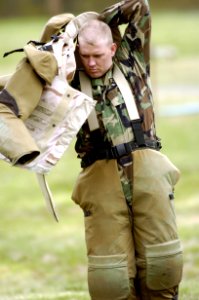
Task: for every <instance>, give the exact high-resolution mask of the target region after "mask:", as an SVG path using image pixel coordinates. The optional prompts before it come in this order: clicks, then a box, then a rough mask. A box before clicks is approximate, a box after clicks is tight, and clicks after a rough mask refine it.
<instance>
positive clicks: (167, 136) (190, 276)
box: [0, 12, 199, 300]
mask: <svg viewBox="0 0 199 300" xmlns="http://www.w3.org/2000/svg"><path fill="white" fill-rule="evenodd" d="M44 22H45V18H43V19H29V20H25V19H22V20H21V19H20V20H1V21H0V36H1V40H2V41H3V42H2V43H1V47H0V56H1V55H2V54H3V53H4V52H5V51H9V50H11V49H13V48H20V47H22V46H23V45H24V44H25V43H26V41H28V40H30V39H36V40H37V39H38V37H39V34H40V31H41V28H42V26H43V24H44ZM198 25H199V18H198V14H196V13H195V12H193V13H184V14H174V13H173V14H170V15H168V14H166V13H162V14H157V15H156V14H155V15H154V23H153V39H152V41H153V46H154V47H160V46H161V49H168V46H169V49H171V48H170V47H171V46H172V49H175V52H174V54H173V52H172V55H170V52H169V55H168V56H167V53H166V54H165V56H164V57H163V58H154V59H153V62H152V73H153V76H152V77H153V86H154V94H155V100H156V108H157V114H158V116H157V130H158V135H159V136H161V138H162V141H163V146H164V148H163V152H164V153H166V154H167V155H168V156H169V157H170V158H171V160H172V161H173V162H174V163H175V164H176V165H177V166H178V168H179V169H180V170H181V180H180V181H179V183H178V185H177V187H176V202H175V205H176V214H177V220H178V226H179V234H180V237H181V239H182V242H183V247H184V276H183V281H182V284H181V291H180V294H181V297H180V299H181V300H198V299H199V286H198V276H199V271H198V270H199V215H198V208H199V202H198V198H199V176H198V170H199V159H198V147H199V114H197V113H195V114H192V115H189V114H187V115H180V114H179V115H177V116H173V117H171V116H170V117H168V116H163V115H162V114H161V113H159V112H161V111H164V109H166V108H170V109H172V105H174V104H175V105H176V104H177V105H179V108H180V107H181V105H186V104H187V103H198V102H199V99H198V96H199V95H198V92H197V91H198V90H197V87H198V86H199V76H198V70H199V55H198V53H199V40H198V39H196V28H198ZM20 57H21V54H13V55H11V56H9V57H8V58H4V59H2V58H0V74H5V73H9V72H12V70H13V69H14V67H15V64H16V62H17V60H18V59H19V58H20ZM174 87H175V94H173V93H172V91H173V90H172V88H174ZM195 88H196V93H193V92H192V91H193V90H195ZM176 91H177V92H176ZM187 91H188V92H187ZM189 91H190V92H189ZM79 170H80V168H79V162H78V160H77V159H76V155H75V153H74V150H73V145H71V147H70V149H69V151H68V152H67V153H65V155H64V157H63V158H62V159H61V161H60V162H59V163H58V165H57V166H56V167H55V168H54V169H53V170H52V172H51V173H50V174H49V175H48V177H47V178H48V182H49V185H50V187H51V189H52V192H53V195H54V199H55V203H56V207H57V212H58V214H59V218H60V222H59V223H55V222H54V220H53V219H52V218H51V216H50V215H49V213H48V211H47V209H46V207H45V203H44V200H43V198H42V195H41V192H40V190H39V187H38V184H37V181H36V177H35V175H34V174H33V173H30V172H27V171H24V170H20V169H17V168H12V167H10V166H9V165H7V164H6V163H4V162H0V191H1V192H0V212H1V218H0V262H1V263H0V300H22V299H25V300H29V299H31V300H37V299H42V300H48V299H53V300H59V299H60V300H61V299H65V300H88V299H89V296H88V293H87V281H86V272H87V271H86V263H87V261H86V249H85V244H84V224H83V222H84V220H83V216H82V213H81V211H80V209H79V208H78V207H77V206H76V205H75V204H73V203H72V201H71V199H70V195H71V190H72V186H73V184H74V182H75V178H76V176H77V174H78V172H79ZM102 300H103V299H102Z"/></svg>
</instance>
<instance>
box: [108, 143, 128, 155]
mask: <svg viewBox="0 0 199 300" xmlns="http://www.w3.org/2000/svg"><path fill="white" fill-rule="evenodd" d="M131 151H132V147H131V143H124V144H119V145H116V146H114V147H111V154H112V155H113V158H119V157H122V156H125V155H128V154H129V153H131Z"/></svg>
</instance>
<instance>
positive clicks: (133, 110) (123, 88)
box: [79, 65, 140, 131]
mask: <svg viewBox="0 0 199 300" xmlns="http://www.w3.org/2000/svg"><path fill="white" fill-rule="evenodd" d="M113 78H114V80H115V82H116V84H117V86H118V88H119V90H120V92H121V94H122V96H123V98H124V101H125V104H126V107H127V110H128V113H129V117H130V119H131V121H134V120H140V117H139V113H138V110H137V106H136V103H135V99H134V97H133V94H132V91H131V88H130V86H129V84H128V82H127V80H126V78H125V77H124V74H123V73H122V71H121V70H120V69H119V67H118V66H117V65H114V71H113ZM79 80H80V86H81V90H82V92H83V93H85V94H86V95H88V96H89V97H91V98H92V97H93V95H92V86H91V82H90V80H89V78H88V77H87V75H86V74H85V73H84V72H81V71H80V72H79ZM88 124H89V128H90V130H91V131H93V130H95V129H98V128H99V123H98V119H97V115H96V111H95V109H93V110H92V112H91V114H90V115H89V117H88Z"/></svg>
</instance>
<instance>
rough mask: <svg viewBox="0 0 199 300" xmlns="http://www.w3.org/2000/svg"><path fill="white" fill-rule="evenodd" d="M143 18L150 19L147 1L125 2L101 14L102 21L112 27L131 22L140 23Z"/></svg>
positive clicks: (128, 0)
mask: <svg viewBox="0 0 199 300" xmlns="http://www.w3.org/2000/svg"><path fill="white" fill-rule="evenodd" d="M143 17H145V18H147V17H149V5H148V1H147V0H124V1H121V2H118V3H116V4H114V5H112V6H110V7H108V8H106V9H105V10H104V11H103V12H102V13H101V14H100V19H101V20H103V21H104V22H106V23H108V24H109V25H110V27H114V26H118V25H121V24H126V23H129V22H134V23H139V22H140V21H141V19H142V18H143ZM140 26H141V24H140Z"/></svg>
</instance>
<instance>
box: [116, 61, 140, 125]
mask: <svg viewBox="0 0 199 300" xmlns="http://www.w3.org/2000/svg"><path fill="white" fill-rule="evenodd" d="M113 78H114V80H115V82H116V84H117V86H118V88H119V90H120V92H121V94H122V96H123V98H124V101H125V104H126V107H127V110H128V113H129V117H130V119H131V121H133V120H139V119H140V116H139V114H138V110H137V106H136V103H135V99H134V97H133V94H132V91H131V88H130V86H129V84H128V81H127V80H126V78H125V77H124V74H123V73H122V71H121V70H120V68H119V67H118V66H117V65H114V71H113Z"/></svg>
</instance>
